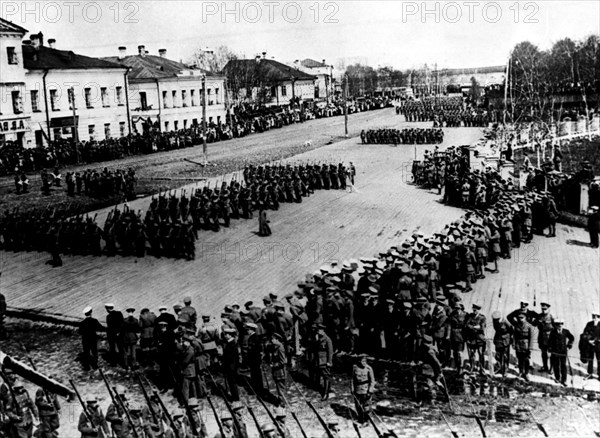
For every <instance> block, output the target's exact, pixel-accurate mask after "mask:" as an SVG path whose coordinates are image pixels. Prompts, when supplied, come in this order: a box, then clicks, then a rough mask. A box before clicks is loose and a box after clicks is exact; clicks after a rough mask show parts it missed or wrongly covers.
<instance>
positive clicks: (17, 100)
mask: <svg viewBox="0 0 600 438" xmlns="http://www.w3.org/2000/svg"><path fill="white" fill-rule="evenodd" d="M11 95H12V104H13V112H14V113H15V114H21V113H22V112H23V101H22V100H21V92H20V91H13V92H12V93H11Z"/></svg>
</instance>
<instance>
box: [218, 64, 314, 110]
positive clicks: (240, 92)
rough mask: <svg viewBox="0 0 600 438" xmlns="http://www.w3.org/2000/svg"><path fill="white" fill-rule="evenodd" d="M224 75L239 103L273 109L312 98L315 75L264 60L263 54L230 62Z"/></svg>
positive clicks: (311, 99) (224, 70)
mask: <svg viewBox="0 0 600 438" xmlns="http://www.w3.org/2000/svg"><path fill="white" fill-rule="evenodd" d="M223 72H224V73H225V75H226V76H227V81H228V84H229V85H230V87H231V89H232V92H234V93H235V94H236V95H235V98H236V100H238V101H244V100H252V101H255V102H260V103H263V104H265V105H266V106H274V105H289V104H290V102H292V101H293V100H297V101H300V102H306V101H313V100H314V99H315V80H316V78H315V76H313V75H310V74H308V73H305V72H303V71H302V70H299V69H297V68H294V67H291V66H289V65H286V64H283V63H281V62H278V61H275V60H273V59H267V58H266V53H263V56H262V58H261V57H260V56H257V57H256V58H255V59H236V60H231V61H229V62H228V63H227V65H226V66H225V68H224V69H223Z"/></svg>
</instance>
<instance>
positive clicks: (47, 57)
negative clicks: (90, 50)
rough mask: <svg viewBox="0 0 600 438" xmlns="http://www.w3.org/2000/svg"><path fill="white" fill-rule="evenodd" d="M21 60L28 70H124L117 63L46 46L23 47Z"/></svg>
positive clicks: (123, 67)
mask: <svg viewBox="0 0 600 438" xmlns="http://www.w3.org/2000/svg"><path fill="white" fill-rule="evenodd" d="M23 59H24V65H25V68H26V69H28V70H47V69H60V70H81V69H84V70H85V69H99V68H100V69H125V66H123V65H120V64H118V63H114V62H109V61H105V60H103V59H100V58H92V57H89V56H84V55H78V54H76V53H74V52H72V51H70V50H57V49H51V48H50V47H46V46H39V47H38V48H36V47H34V46H33V45H23Z"/></svg>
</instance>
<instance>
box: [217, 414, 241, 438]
mask: <svg viewBox="0 0 600 438" xmlns="http://www.w3.org/2000/svg"><path fill="white" fill-rule="evenodd" d="M221 426H222V427H223V434H221V432H217V434H216V435H215V438H236V436H235V429H234V427H233V417H232V416H231V414H230V413H229V411H223V412H222V413H221Z"/></svg>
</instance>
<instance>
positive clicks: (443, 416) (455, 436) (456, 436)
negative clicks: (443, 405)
mask: <svg viewBox="0 0 600 438" xmlns="http://www.w3.org/2000/svg"><path fill="white" fill-rule="evenodd" d="M440 415H441V416H442V418H443V420H444V422H445V423H446V426H448V429H450V433H451V434H452V436H453V437H454V438H458V432H456V431H455V430H454V429H452V426H450V423H448V419H447V418H446V416H445V415H444V413H443V412H442V410H441V409H440Z"/></svg>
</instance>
